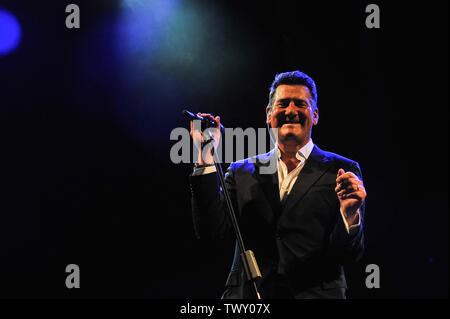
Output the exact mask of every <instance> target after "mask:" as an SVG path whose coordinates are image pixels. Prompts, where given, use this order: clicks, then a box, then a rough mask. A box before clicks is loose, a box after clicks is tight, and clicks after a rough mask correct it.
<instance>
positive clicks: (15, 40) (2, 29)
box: [0, 9, 22, 56]
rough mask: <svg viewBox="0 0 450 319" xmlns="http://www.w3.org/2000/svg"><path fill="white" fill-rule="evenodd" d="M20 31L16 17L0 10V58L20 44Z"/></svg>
mask: <svg viewBox="0 0 450 319" xmlns="http://www.w3.org/2000/svg"><path fill="white" fill-rule="evenodd" d="M21 37H22V31H21V28H20V25H19V22H18V21H17V19H16V17H14V15H12V14H11V13H9V12H8V11H6V10H3V9H0V56H2V55H7V54H9V53H11V52H12V51H14V50H15V49H16V48H17V46H18V45H19V43H20V38H21Z"/></svg>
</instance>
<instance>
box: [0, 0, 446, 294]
mask: <svg viewBox="0 0 450 319" xmlns="http://www.w3.org/2000/svg"><path fill="white" fill-rule="evenodd" d="M72 2H73V3H76V4H78V5H79V6H80V10H81V28H80V29H67V28H66V27H65V25H64V21H65V18H66V16H67V13H65V7H66V5H67V4H69V3H72ZM124 2H127V1H124ZM135 2H136V1H135ZM137 2H139V1H137ZM152 3H155V12H151V10H150V11H149V12H148V13H147V14H148V15H149V16H148V20H146V21H147V22H148V21H153V22H154V26H155V33H151V34H150V35H149V36H147V37H146V36H142V37H141V38H139V32H140V30H139V29H138V30H137V31H135V32H136V34H137V37H136V39H134V40H136V43H137V44H136V46H139V45H142V43H140V42H145V41H149V42H151V46H150V47H149V48H148V51H145V48H144V49H139V48H138V49H133V44H132V43H131V42H130V41H132V40H133V39H127V37H126V36H124V34H125V35H126V34H127V33H126V32H131V33H128V34H133V30H132V29H131V31H130V30H125V31H124V30H123V28H121V25H120V21H121V20H120V19H121V12H122V10H125V9H124V5H123V3H121V1H113V0H111V1H81V0H75V1H71V2H69V1H3V0H2V1H0V9H6V10H8V11H9V12H11V13H13V14H14V15H15V16H16V18H17V19H18V21H19V22H20V24H21V27H22V40H21V43H20V45H19V47H18V48H17V49H16V51H14V52H12V53H10V54H9V55H6V56H3V57H0V74H1V77H0V78H1V83H0V84H1V86H0V90H1V94H0V136H1V142H2V143H1V147H2V156H1V157H0V160H1V178H0V181H1V183H0V185H1V195H0V196H1V201H0V203H1V210H0V297H2V298H80V297H86V298H91V297H96V298H97V297H98V298H108V297H118V298H129V297H130V298H217V297H219V296H220V294H221V292H222V289H223V284H224V282H225V280H226V276H227V273H228V270H229V268H230V266H231V260H232V253H233V243H232V239H230V240H227V241H224V242H202V241H197V240H196V239H195V236H194V232H193V227H192V221H191V212H190V209H191V208H190V192H189V187H188V174H189V173H190V172H191V169H192V167H191V165H188V164H180V165H175V164H172V163H171V161H170V157H169V151H170V148H171V147H172V145H173V144H174V143H175V141H171V140H170V139H169V135H170V132H171V130H172V129H173V128H175V127H187V124H188V123H187V122H186V120H185V119H184V118H183V117H182V116H181V114H180V111H181V109H182V108H184V107H191V108H192V109H193V110H194V111H205V112H211V113H214V114H220V115H221V118H222V120H223V122H224V124H225V125H227V126H229V127H243V128H247V127H255V128H257V127H264V120H265V106H266V104H267V97H268V87H269V85H270V83H271V81H272V80H273V77H274V75H275V74H276V73H277V72H284V71H290V70H294V69H300V70H302V71H304V72H306V73H307V74H309V75H311V76H312V77H313V78H314V79H315V81H316V83H317V86H318V96H319V98H318V102H319V109H320V122H319V126H318V127H317V128H315V130H314V132H313V140H314V142H315V143H316V144H318V145H319V146H320V147H321V148H322V149H325V150H329V151H333V152H336V153H339V154H341V155H343V156H346V157H349V158H351V159H354V160H356V161H358V162H359V163H360V165H361V168H362V171H363V175H364V181H365V184H366V188H367V191H368V198H367V215H366V224H365V229H366V244H367V245H366V246H367V250H366V255H365V257H364V258H363V260H361V262H359V263H358V264H357V265H354V266H352V267H350V268H348V269H347V277H348V281H349V285H350V291H349V297H352V298H435V297H448V212H449V211H448V86H449V85H448V84H449V83H448V2H446V1H427V2H419V1H376V2H375V3H376V4H378V5H379V6H380V10H381V28H380V29H367V28H366V27H365V24H364V21H365V18H366V16H367V13H365V7H366V5H368V4H369V3H371V2H367V1H334V2H331V1H330V2H329V1H295V2H292V3H290V2H286V1H276V2H273V3H271V4H269V3H267V4H261V3H259V2H258V3H257V2H255V3H250V2H248V3H245V4H242V3H240V4H238V2H236V3H234V4H231V2H223V3H219V2H217V1H189V2H182V1H167V2H164V3H165V4H167V3H169V4H170V5H172V7H168V8H162V6H163V5H162V4H158V1H156V0H155V1H153V2H152ZM136 10H138V11H139V10H140V9H139V8H138V9H136ZM157 10H161V12H162V13H161V16H160V19H159V18H158V16H155V15H157V14H158V11H157ZM175 10H178V11H176V14H177V15H175V16H171V14H173V13H174V12H175ZM158 19H159V20H158ZM156 31H158V32H159V33H158V34H157V35H155V34H156ZM121 32H122V33H121ZM124 32H125V33H124ZM127 40H129V42H126V41H127ZM122 41H123V42H122ZM125 42H126V43H125ZM130 43H131V44H130ZM125 48H126V49H125ZM130 48H131V49H130ZM127 50H128V51H127ZM133 50H134V51H133ZM143 52H144V53H143ZM145 52H147V53H145ZM148 52H150V53H148ZM153 53H154V54H155V55H153V56H152V55H151V54H153ZM146 54H148V55H146ZM71 263H75V264H78V265H79V266H80V269H81V288H80V289H72V290H69V289H67V288H66V287H65V284H64V283H65V278H66V273H65V267H66V265H67V264H71ZM371 263H375V264H377V265H379V266H380V270H381V288H380V289H372V290H369V289H367V288H366V287H365V285H364V280H365V276H366V274H365V272H364V270H365V266H366V265H367V264H371Z"/></svg>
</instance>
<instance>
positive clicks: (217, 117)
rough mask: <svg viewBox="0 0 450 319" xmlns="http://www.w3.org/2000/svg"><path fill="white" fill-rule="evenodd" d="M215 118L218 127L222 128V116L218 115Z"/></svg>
mask: <svg viewBox="0 0 450 319" xmlns="http://www.w3.org/2000/svg"><path fill="white" fill-rule="evenodd" d="M214 120H215V121H216V123H217V128H218V129H220V116H216V118H215V119H214Z"/></svg>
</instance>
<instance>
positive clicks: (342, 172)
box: [337, 168, 345, 177]
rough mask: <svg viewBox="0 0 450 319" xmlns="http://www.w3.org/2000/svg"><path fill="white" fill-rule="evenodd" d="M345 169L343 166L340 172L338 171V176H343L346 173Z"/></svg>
mask: <svg viewBox="0 0 450 319" xmlns="http://www.w3.org/2000/svg"><path fill="white" fill-rule="evenodd" d="M344 173H345V171H344V170H343V169H342V168H341V169H339V171H338V173H337V177H339V176H341V175H342V174H344Z"/></svg>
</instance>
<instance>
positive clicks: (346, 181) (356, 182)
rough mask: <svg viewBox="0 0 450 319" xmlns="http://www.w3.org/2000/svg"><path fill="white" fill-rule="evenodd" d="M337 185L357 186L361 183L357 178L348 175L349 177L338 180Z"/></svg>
mask: <svg viewBox="0 0 450 319" xmlns="http://www.w3.org/2000/svg"><path fill="white" fill-rule="evenodd" d="M337 185H338V186H341V187H347V186H349V185H358V186H359V185H361V186H362V185H363V183H362V182H361V181H360V180H359V179H357V178H354V177H350V178H347V179H344V180H342V181H340V182H339V183H337Z"/></svg>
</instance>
